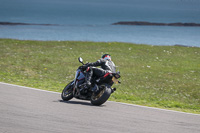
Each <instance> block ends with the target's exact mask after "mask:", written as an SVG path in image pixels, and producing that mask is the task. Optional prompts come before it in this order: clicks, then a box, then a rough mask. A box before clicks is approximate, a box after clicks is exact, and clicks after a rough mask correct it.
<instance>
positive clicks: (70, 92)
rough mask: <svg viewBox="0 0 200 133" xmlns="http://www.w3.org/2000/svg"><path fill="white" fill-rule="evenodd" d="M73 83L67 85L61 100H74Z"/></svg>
mask: <svg viewBox="0 0 200 133" xmlns="http://www.w3.org/2000/svg"><path fill="white" fill-rule="evenodd" d="M72 82H73V81H72ZM72 82H70V83H69V84H67V85H66V86H65V88H64V89H63V91H62V93H61V98H62V99H63V100H64V101H69V100H71V99H72V98H73V84H72Z"/></svg>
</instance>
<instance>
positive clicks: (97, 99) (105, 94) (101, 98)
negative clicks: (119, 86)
mask: <svg viewBox="0 0 200 133" xmlns="http://www.w3.org/2000/svg"><path fill="white" fill-rule="evenodd" d="M101 87H103V89H102V90H101V91H100V92H99V94H97V95H95V94H94V93H93V94H92V96H91V104H92V105H96V106H100V105H102V104H103V103H105V102H106V101H107V100H108V98H109V97H110V95H111V89H110V88H109V87H107V85H105V84H103V85H101Z"/></svg>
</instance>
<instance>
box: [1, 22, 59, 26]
mask: <svg viewBox="0 0 200 133" xmlns="http://www.w3.org/2000/svg"><path fill="white" fill-rule="evenodd" d="M0 25H11V26H12V25H13V26H15V25H41V26H58V24H33V23H13V22H0Z"/></svg>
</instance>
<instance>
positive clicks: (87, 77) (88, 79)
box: [85, 68, 93, 88]
mask: <svg viewBox="0 0 200 133" xmlns="http://www.w3.org/2000/svg"><path fill="white" fill-rule="evenodd" d="M92 75H93V71H92V69H91V68H88V69H87V73H86V77H85V80H86V82H85V83H86V85H87V87H88V88H90V86H91V80H92Z"/></svg>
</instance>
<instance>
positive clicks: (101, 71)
mask: <svg viewBox="0 0 200 133" xmlns="http://www.w3.org/2000/svg"><path fill="white" fill-rule="evenodd" d="M96 66H101V68H97V67H96ZM85 67H86V71H87V74H86V83H87V84H90V83H91V78H92V76H97V77H102V76H104V75H105V74H106V73H115V72H116V67H115V64H114V63H113V62H112V61H111V60H106V59H102V58H101V59H99V60H98V61H96V62H94V63H88V64H87V65H86V66H85Z"/></svg>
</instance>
